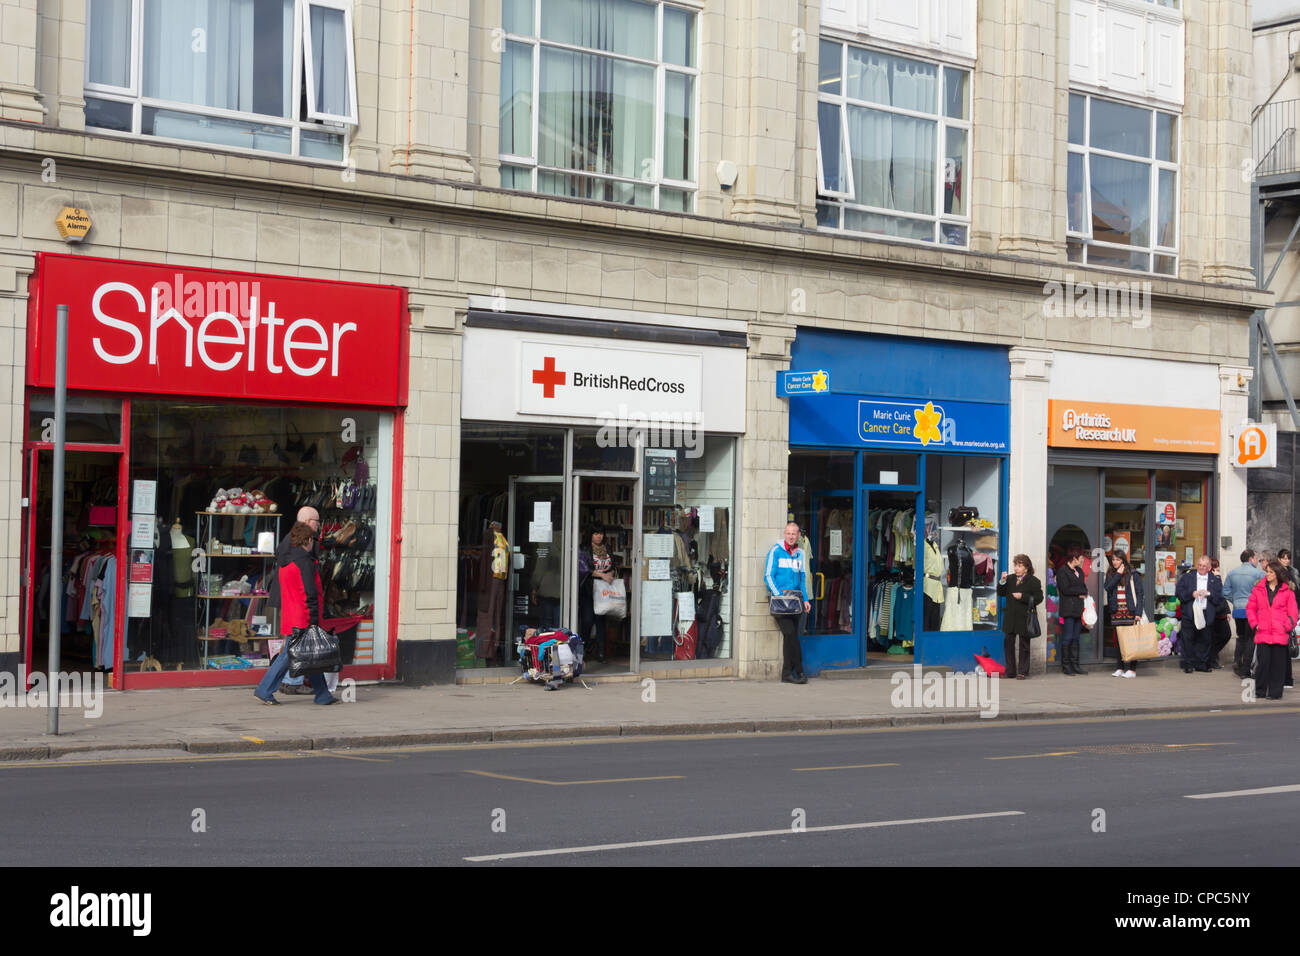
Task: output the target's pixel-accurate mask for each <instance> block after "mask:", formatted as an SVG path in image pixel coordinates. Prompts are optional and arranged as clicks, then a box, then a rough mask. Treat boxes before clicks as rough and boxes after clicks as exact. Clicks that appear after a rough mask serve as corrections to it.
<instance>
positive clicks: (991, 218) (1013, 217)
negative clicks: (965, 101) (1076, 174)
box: [970, 0, 1068, 258]
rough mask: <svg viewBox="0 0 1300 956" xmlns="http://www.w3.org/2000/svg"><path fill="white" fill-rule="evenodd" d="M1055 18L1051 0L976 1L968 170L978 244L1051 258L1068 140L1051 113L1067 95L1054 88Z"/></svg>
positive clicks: (1059, 232)
mask: <svg viewBox="0 0 1300 956" xmlns="http://www.w3.org/2000/svg"><path fill="white" fill-rule="evenodd" d="M1058 23H1059V21H1058V18H1057V3H1056V0H1001V2H997V0H990V2H986V3H981V4H980V13H979V41H980V51H979V52H980V63H979V69H978V70H977V71H976V72H975V73H974V74H973V77H972V83H973V84H974V87H975V91H974V92H975V94H976V95H975V97H974V98H973V99H974V102H973V107H974V113H973V120H974V133H973V135H974V136H975V146H976V148H975V153H974V162H973V166H974V169H973V170H971V171H970V173H973V175H972V176H971V179H972V181H973V182H974V183H975V184H976V185H975V194H974V200H975V208H974V209H973V212H974V215H973V216H972V226H973V228H975V229H977V230H979V232H977V233H976V234H975V235H974V236H972V247H974V248H976V249H977V251H988V252H998V253H1001V254H1003V255H1015V256H1034V257H1041V258H1055V257H1057V256H1058V255H1059V254H1060V253H1061V252H1062V251H1063V250H1064V240H1065V196H1064V187H1065V170H1066V157H1065V153H1066V143H1065V127H1064V125H1063V124H1062V123H1061V122H1058V117H1057V113H1058V107H1060V108H1061V109H1066V108H1068V98H1066V97H1058V95H1057V90H1058V88H1059V86H1060V82H1061V70H1059V69H1058V62H1059V61H1058V56H1057V54H1058V50H1060V49H1061V44H1059V43H1058V42H1057V25H1058ZM1066 49H1068V46H1067V47H1066ZM1065 66H1066V68H1067V70H1068V62H1067V63H1066V64H1065ZM1067 76H1068V74H1067ZM1067 82H1068V80H1067ZM1058 131H1059V133H1060V135H1059V136H1058V135H1056V134H1057V132H1058ZM986 216H987V217H988V218H987V219H986V218H985V217H986ZM982 221H985V222H991V223H998V225H996V226H994V227H990V226H987V225H985V226H981V222H982ZM990 228H994V229H995V230H996V231H994V232H992V233H989V232H988V231H987V230H989V229H990ZM980 233H984V235H980Z"/></svg>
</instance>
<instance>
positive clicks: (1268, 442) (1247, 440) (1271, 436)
mask: <svg viewBox="0 0 1300 956" xmlns="http://www.w3.org/2000/svg"><path fill="white" fill-rule="evenodd" d="M1232 463H1233V464H1234V465H1236V466H1237V467H1238V468H1276V467H1277V425H1276V424H1270V425H1256V424H1246V425H1242V426H1241V427H1240V428H1237V429H1235V430H1234V431H1233V433H1232Z"/></svg>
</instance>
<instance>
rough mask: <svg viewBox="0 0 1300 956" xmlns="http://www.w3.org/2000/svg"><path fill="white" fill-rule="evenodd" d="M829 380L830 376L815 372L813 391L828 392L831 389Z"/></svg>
mask: <svg viewBox="0 0 1300 956" xmlns="http://www.w3.org/2000/svg"><path fill="white" fill-rule="evenodd" d="M829 378H830V376H829V375H827V374H826V373H825V372H823V371H818V372H813V379H812V385H813V391H814V392H824V391H826V390H828V389H829V388H830V382H829V381H827V380H828V379H829Z"/></svg>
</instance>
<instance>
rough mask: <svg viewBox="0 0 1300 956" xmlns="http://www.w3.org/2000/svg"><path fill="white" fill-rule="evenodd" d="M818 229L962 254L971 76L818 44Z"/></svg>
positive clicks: (965, 228)
mask: <svg viewBox="0 0 1300 956" xmlns="http://www.w3.org/2000/svg"><path fill="white" fill-rule="evenodd" d="M817 128H818V145H817V155H818V166H817V223H818V225H819V226H821V227H823V228H828V229H842V230H844V231H846V232H860V233H874V234H878V235H883V236H890V237H894V238H899V239H912V240H916V241H920V242H938V243H941V244H943V245H954V246H965V245H967V243H968V239H969V229H970V196H969V192H970V139H971V123H970V71H969V70H966V69H960V68H958V67H954V66H946V65H943V64H938V63H929V62H926V61H923V60H913V59H909V58H906V57H901V56H894V55H891V54H886V53H882V52H880V51H878V50H869V49H866V48H863V47H858V46H854V45H853V44H848V43H841V42H839V41H834V40H825V39H824V40H822V41H821V47H820V61H819V79H818V105H817Z"/></svg>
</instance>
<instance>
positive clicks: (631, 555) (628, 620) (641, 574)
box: [569, 473, 675, 672]
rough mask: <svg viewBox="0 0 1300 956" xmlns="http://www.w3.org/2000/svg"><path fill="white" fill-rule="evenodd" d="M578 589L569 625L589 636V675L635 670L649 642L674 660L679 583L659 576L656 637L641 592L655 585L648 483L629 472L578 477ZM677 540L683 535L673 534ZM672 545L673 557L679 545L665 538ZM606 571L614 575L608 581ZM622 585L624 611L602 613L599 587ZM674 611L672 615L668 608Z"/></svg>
mask: <svg viewBox="0 0 1300 956" xmlns="http://www.w3.org/2000/svg"><path fill="white" fill-rule="evenodd" d="M572 494H573V500H574V501H575V502H577V505H576V507H574V508H573V509H571V510H572V514H573V520H572V522H571V524H570V533H571V535H572V538H571V540H572V541H573V545H572V548H573V552H574V560H573V561H572V562H571V563H570V568H571V569H572V580H573V591H572V592H571V593H572V597H571V603H570V608H571V611H570V613H569V620H570V621H571V622H572V623H571V624H570V625H569V626H570V627H571V628H572V629H573V630H574V631H576V632H577V633H578V635H579V636H580V637H581V638H582V639H583V654H584V663H583V669H584V671H586V672H591V671H601V670H604V671H607V672H625V671H635V670H637V668H638V667H639V666H640V662H641V640H642V639H643V638H644V639H645V641H646V645H647V648H646V649H647V653H649V654H653V655H654V656H655V657H658V658H663V657H665V655H666V657H667V658H668V659H671V657H672V646H673V630H672V627H673V618H672V613H671V610H672V601H671V581H670V580H669V581H662V582H660V581H655V582H653V584H654V587H652V588H651V589H650V591H651V593H652V594H653V595H654V596H655V598H656V600H655V604H654V607H653V608H652V609H651V610H653V611H654V614H653V616H652V618H651V620H650V622H649V624H650V628H649V629H650V630H652V631H654V632H655V633H654V634H648V633H647V632H646V630H645V629H644V628H642V626H641V624H642V618H641V616H640V614H641V605H640V601H641V597H642V591H643V589H644V588H645V587H646V586H647V584H648V583H650V582H647V581H646V580H645V578H646V575H647V570H646V569H644V568H643V567H642V563H643V562H642V554H641V550H642V549H641V542H640V537H641V519H642V516H641V506H640V497H639V494H640V482H639V481H638V479H637V478H635V477H628V476H627V475H622V474H601V473H595V474H575V475H574V478H573V489H572ZM669 537H675V536H674V535H669ZM664 543H665V544H666V548H665V550H667V551H668V554H669V556H670V557H671V554H672V544H673V542H671V541H669V540H667V538H665V539H664ZM602 575H611V576H612V578H611V579H610V580H605V579H604V578H603V577H602ZM615 581H619V582H622V587H623V595H624V601H623V608H622V616H619V614H618V613H617V612H611V613H606V614H598V613H596V612H597V611H598V610H599V608H597V607H596V597H595V592H596V588H597V587H598V586H602V587H603V585H602V582H603V583H604V584H613V583H614V582H615ZM662 585H667V586H668V589H669V590H668V598H667V600H666V601H661V600H659V597H660V595H659V591H660V590H662ZM665 611H666V612H667V614H666V616H665V614H664V612H665Z"/></svg>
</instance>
